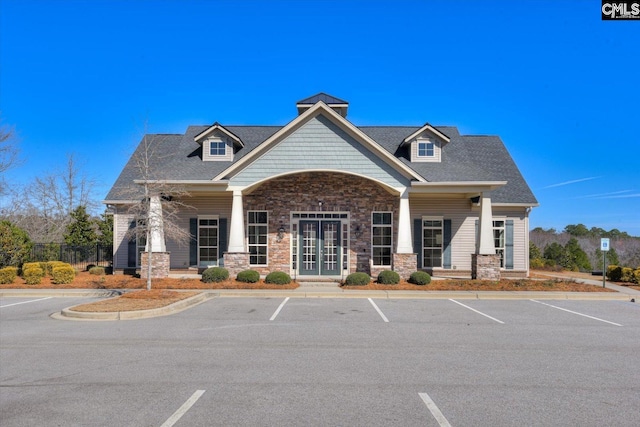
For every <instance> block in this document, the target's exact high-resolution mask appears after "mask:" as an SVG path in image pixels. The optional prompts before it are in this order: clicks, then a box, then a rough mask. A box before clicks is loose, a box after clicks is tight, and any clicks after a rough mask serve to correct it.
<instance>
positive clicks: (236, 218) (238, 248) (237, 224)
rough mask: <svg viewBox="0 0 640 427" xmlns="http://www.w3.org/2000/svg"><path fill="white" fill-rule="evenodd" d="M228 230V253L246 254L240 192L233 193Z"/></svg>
mask: <svg viewBox="0 0 640 427" xmlns="http://www.w3.org/2000/svg"><path fill="white" fill-rule="evenodd" d="M230 228H231V231H230V235H229V252H234V253H237V252H246V250H245V248H244V208H243V206H242V191H240V190H234V191H233V203H232V205H231V227H230Z"/></svg>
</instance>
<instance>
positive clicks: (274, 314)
mask: <svg viewBox="0 0 640 427" xmlns="http://www.w3.org/2000/svg"><path fill="white" fill-rule="evenodd" d="M287 301H289V297H286V298H285V299H284V301H282V304H280V307H278V309H277V310H276V312H275V313H273V316H271V319H269V320H274V319H275V318H276V317H277V316H278V314H279V313H280V310H282V307H284V305H285V304H286V303H287Z"/></svg>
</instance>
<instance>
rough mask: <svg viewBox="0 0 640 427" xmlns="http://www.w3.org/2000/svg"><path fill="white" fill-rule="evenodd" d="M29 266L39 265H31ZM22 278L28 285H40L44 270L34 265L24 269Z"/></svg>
mask: <svg viewBox="0 0 640 427" xmlns="http://www.w3.org/2000/svg"><path fill="white" fill-rule="evenodd" d="M29 264H38V263H37V262H35V263H29ZM22 277H23V279H24V281H25V282H26V283H27V285H39V284H40V283H42V278H43V277H44V270H43V269H41V268H40V267H36V266H34V265H29V266H27V268H26V269H25V268H23V269H22Z"/></svg>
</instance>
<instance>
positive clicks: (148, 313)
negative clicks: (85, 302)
mask: <svg viewBox="0 0 640 427" xmlns="http://www.w3.org/2000/svg"><path fill="white" fill-rule="evenodd" d="M209 298H211V294H209V293H208V292H202V293H200V294H198V295H194V296H192V297H189V298H186V299H183V300H180V301H177V302H174V303H173V304H171V305H168V306H166V307H160V308H152V309H149V310H137V311H116V312H106V313H104V312H82V311H73V310H72V309H73V307H68V308H65V309H63V310H62V311H61V312H59V313H54V314H52V315H51V317H52V318H54V319H58V320H135V319H148V318H151V317H159V316H169V315H171V314H175V313H179V312H181V311H184V310H186V309H188V308H191V307H193V306H196V305H198V304H201V303H203V302H205V301H206V300H208V299H209Z"/></svg>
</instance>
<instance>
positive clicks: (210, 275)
mask: <svg viewBox="0 0 640 427" xmlns="http://www.w3.org/2000/svg"><path fill="white" fill-rule="evenodd" d="M228 278H229V270H227V269H226V268H222V267H209V268H207V269H206V270H205V271H203V272H202V281H203V282H204V283H218V282H222V281H225V280H227V279H228Z"/></svg>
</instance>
